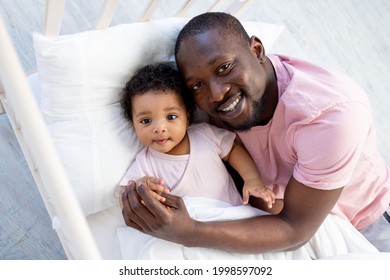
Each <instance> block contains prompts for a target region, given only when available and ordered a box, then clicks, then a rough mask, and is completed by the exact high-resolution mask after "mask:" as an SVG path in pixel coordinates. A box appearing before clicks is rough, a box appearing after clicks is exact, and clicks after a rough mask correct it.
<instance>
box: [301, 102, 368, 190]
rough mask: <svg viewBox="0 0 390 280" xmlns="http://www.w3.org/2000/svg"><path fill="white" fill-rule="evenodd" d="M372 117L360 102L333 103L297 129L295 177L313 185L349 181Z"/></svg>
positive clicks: (322, 186)
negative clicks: (334, 104)
mask: <svg viewBox="0 0 390 280" xmlns="http://www.w3.org/2000/svg"><path fill="white" fill-rule="evenodd" d="M371 123H372V116H371V113H370V111H369V109H368V108H367V107H366V106H365V105H363V104H360V103H357V102H348V103H343V104H340V105H337V106H334V107H332V108H330V109H328V110H326V111H325V112H323V113H322V114H321V115H320V116H318V117H316V118H314V119H313V121H312V122H310V123H307V124H303V125H299V126H297V127H296V130H295V132H294V144H293V148H294V149H295V154H296V156H297V164H296V165H295V166H294V171H293V176H294V178H295V179H296V180H297V181H299V182H301V183H302V184H305V185H307V186H310V187H314V188H318V189H336V188H340V187H343V186H345V185H346V184H347V183H348V182H350V180H351V178H352V174H353V171H354V169H355V167H356V165H357V162H358V160H359V158H360V157H361V156H362V151H363V148H364V145H365V144H366V139H367V135H368V134H369V133H370V129H371Z"/></svg>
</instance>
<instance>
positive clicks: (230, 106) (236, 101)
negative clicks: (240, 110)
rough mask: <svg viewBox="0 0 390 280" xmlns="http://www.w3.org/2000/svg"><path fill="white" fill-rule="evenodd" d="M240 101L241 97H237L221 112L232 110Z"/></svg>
mask: <svg viewBox="0 0 390 280" xmlns="http://www.w3.org/2000/svg"><path fill="white" fill-rule="evenodd" d="M240 99H241V96H239V97H237V99H236V100H234V101H233V102H232V103H231V104H230V105H229V106H227V107H226V108H224V109H222V111H223V112H229V111H231V110H233V109H234V108H235V107H236V105H237V104H238V102H240Z"/></svg>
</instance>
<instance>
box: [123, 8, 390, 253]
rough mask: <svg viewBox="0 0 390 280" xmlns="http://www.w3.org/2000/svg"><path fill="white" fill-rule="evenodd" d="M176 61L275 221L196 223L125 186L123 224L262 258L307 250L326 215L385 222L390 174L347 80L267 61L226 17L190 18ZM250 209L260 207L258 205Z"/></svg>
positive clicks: (174, 202) (359, 94) (364, 103)
mask: <svg viewBox="0 0 390 280" xmlns="http://www.w3.org/2000/svg"><path fill="white" fill-rule="evenodd" d="M175 54H176V62H177V64H178V67H179V69H180V71H181V73H182V76H183V78H184V81H185V83H186V85H187V87H188V88H189V89H190V90H191V92H192V94H193V95H194V97H195V101H196V103H197V105H198V106H199V108H200V109H202V110H203V111H205V112H206V113H208V114H209V115H210V117H211V118H212V120H213V121H214V123H215V124H218V125H220V126H224V127H226V128H229V129H232V130H235V131H236V132H237V135H238V137H239V139H240V140H241V142H242V143H243V145H244V146H245V147H246V149H247V150H248V151H249V153H250V154H251V156H252V157H253V159H254V160H255V162H256V164H257V167H258V170H259V172H260V173H261V175H262V180H263V182H264V183H265V185H266V186H267V187H269V188H271V189H272V190H273V191H274V192H275V194H276V197H277V198H278V200H277V202H276V203H275V204H274V207H273V208H272V209H271V211H270V212H271V213H273V214H274V215H271V216H263V217H255V218H251V219H246V220H238V221H228V222H209V223H201V222H197V221H194V220H192V219H191V218H190V217H189V216H188V214H187V211H186V209H185V206H184V204H183V202H182V200H181V199H180V198H178V197H175V196H170V195H168V196H167V200H166V205H167V206H170V207H165V206H163V205H161V204H159V203H157V202H156V201H155V200H153V199H152V198H151V197H150V196H149V195H148V193H149V192H148V191H147V187H145V186H139V187H134V186H133V187H132V186H129V187H128V189H127V191H126V192H125V193H124V195H123V203H124V211H123V216H124V219H125V221H126V224H127V225H129V226H131V227H134V228H136V229H139V230H141V231H143V232H145V233H148V234H151V235H153V236H156V237H159V238H162V239H166V240H169V241H173V242H176V243H181V244H183V245H185V246H190V247H192V246H196V247H212V248H218V249H224V250H229V251H235V252H248V253H263V252H270V251H282V250H283V251H285V250H293V249H295V248H298V247H300V246H302V245H304V244H305V243H306V242H307V241H309V240H310V239H311V238H312V236H313V235H314V234H315V232H316V231H317V229H318V228H319V227H320V225H321V223H322V222H323V221H324V219H325V217H326V216H327V215H328V214H329V213H333V214H335V215H338V216H340V217H342V218H345V219H348V220H349V221H351V223H352V224H353V225H354V226H355V227H356V228H357V229H359V230H360V229H363V228H365V227H367V226H368V225H371V224H373V223H387V221H386V220H385V219H384V218H383V216H382V215H383V214H384V213H386V212H385V211H386V209H387V208H388V207H389V203H390V171H389V168H388V167H387V166H386V164H385V162H384V160H383V159H382V158H381V157H380V155H379V153H378V151H377V146H376V135H375V128H374V124H373V119H372V114H371V109H370V105H369V101H368V99H367V97H366V95H365V94H364V92H363V91H362V89H360V88H359V87H358V86H357V85H356V84H355V83H354V82H353V81H351V80H349V79H348V78H346V77H344V76H342V75H340V74H338V73H335V72H331V71H329V70H327V69H323V68H320V67H318V66H315V65H312V64H310V63H308V62H304V61H300V60H297V59H293V58H289V57H283V56H276V55H272V56H268V57H267V56H266V55H265V52H264V47H263V45H262V43H261V41H260V39H259V38H257V37H255V36H253V37H251V38H250V37H249V36H248V35H247V33H246V32H245V30H244V29H243V27H242V25H241V24H240V23H239V21H238V20H237V19H236V18H234V17H232V16H230V15H228V14H224V13H206V14H202V15H199V16H197V17H195V18H194V19H192V20H191V21H190V22H189V23H188V24H187V25H186V26H185V27H184V28H183V29H182V31H181V32H180V34H179V36H178V39H177V42H176V49H175ZM141 201H143V203H141ZM251 204H252V205H254V206H256V207H259V208H262V209H266V208H264V205H262V203H261V202H260V201H259V200H257V199H256V198H252V200H251ZM385 226H387V229H388V230H389V231H390V224H387V225H385ZM368 238H370V237H368ZM388 243H390V242H388ZM382 250H385V251H390V244H387V247H382Z"/></svg>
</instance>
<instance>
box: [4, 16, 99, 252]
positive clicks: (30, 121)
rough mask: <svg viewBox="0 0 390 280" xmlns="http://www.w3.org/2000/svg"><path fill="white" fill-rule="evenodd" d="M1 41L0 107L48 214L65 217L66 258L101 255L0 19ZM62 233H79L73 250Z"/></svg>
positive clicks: (63, 229)
mask: <svg viewBox="0 0 390 280" xmlns="http://www.w3.org/2000/svg"><path fill="white" fill-rule="evenodd" d="M0 42H1V44H0V100H1V104H2V108H3V110H4V111H5V112H6V113H7V115H8V118H9V121H10V123H11V125H12V127H13V130H14V132H15V135H16V138H17V139H18V142H19V144H20V146H21V149H22V151H23V153H24V155H25V158H26V160H27V163H28V165H29V168H30V170H31V172H32V175H33V177H34V180H35V181H36V183H37V186H38V188H39V191H40V193H41V196H42V199H43V201H44V203H45V206H46V208H47V210H48V212H49V215H50V216H51V218H52V219H54V218H55V217H57V218H58V220H59V221H64V223H61V227H60V228H59V229H58V230H57V233H58V236H59V238H60V241H61V243H62V245H63V247H64V250H65V252H66V254H67V256H68V257H69V258H74V259H100V258H101V256H100V253H99V251H98V249H97V247H96V244H95V242H94V238H93V236H92V234H91V232H90V229H89V227H88V224H87V222H86V219H85V218H84V214H83V213H82V210H81V207H80V205H79V203H78V201H77V198H76V196H75V194H74V192H73V189H72V187H71V185H70V183H69V181H68V178H67V176H66V174H65V171H64V168H63V166H62V164H61V161H60V159H59V157H58V155H57V152H56V150H55V147H54V145H53V143H52V141H51V138H50V135H49V132H48V131H47V129H46V126H45V124H44V121H43V118H42V115H41V113H40V111H39V108H38V105H37V103H36V100H35V98H34V96H33V93H32V91H31V89H30V87H29V84H28V81H27V78H26V76H25V74H24V72H23V69H22V67H21V64H20V62H19V60H18V57H17V54H16V51H15V49H14V47H13V45H12V43H11V40H10V37H9V35H8V33H7V30H6V28H5V26H4V24H3V22H2V21H1V20H0ZM27 144H28V145H27ZM30 147H34V148H33V149H31V148H30ZM43 154H44V155H45V156H44V157H43V156H42V155H43ZM41 170H45V172H40V171H41ZM48 171H50V172H48ZM65 236H77V237H78V238H76V239H74V240H72V241H71V242H72V243H73V246H72V248H75V249H74V250H72V252H70V251H69V250H68V249H67V246H66V242H67V241H66V240H65V239H66V238H65Z"/></svg>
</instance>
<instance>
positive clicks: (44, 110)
mask: <svg viewBox="0 0 390 280" xmlns="http://www.w3.org/2000/svg"><path fill="white" fill-rule="evenodd" d="M144 2H145V5H144V6H141V5H140V4H138V5H137V9H138V10H137V9H135V10H134V11H132V14H135V15H136V19H135V20H134V22H131V23H128V24H121V25H117V26H111V22H112V19H113V17H114V15H115V12H116V10H117V8H118V6H119V3H120V1H119V0H105V1H104V3H103V6H102V8H101V12H100V17H99V18H98V20H97V21H96V25H95V30H91V31H86V32H81V33H78V34H66V35H61V32H60V31H61V19H62V15H63V13H64V9H65V0H47V1H46V16H45V27H44V30H43V31H42V34H41V33H40V31H37V32H36V33H35V34H34V44H35V45H34V48H35V51H36V53H37V65H38V71H37V72H35V73H33V74H31V75H29V76H27V77H26V75H25V73H24V71H23V70H22V67H21V65H20V62H19V60H18V57H17V54H16V52H15V49H14V47H13V46H12V43H11V40H10V38H9V36H8V35H7V32H6V29H5V27H4V26H3V25H2V24H1V25H0V36H1V38H0V41H1V46H0V76H1V87H0V100H1V103H0V113H6V114H7V116H8V118H9V120H10V122H11V125H12V127H13V130H14V132H15V135H16V137H17V139H18V142H19V144H20V147H21V149H22V151H23V154H24V156H25V158H26V160H27V163H28V166H29V168H30V170H31V172H32V174H33V177H34V180H35V182H36V184H37V186H38V189H39V192H40V194H41V196H42V199H43V201H44V204H45V207H46V208H47V211H48V213H49V216H50V218H51V219H52V222H53V228H54V229H55V230H56V233H57V234H58V237H59V239H60V241H61V244H62V246H63V248H64V251H65V253H66V255H67V257H68V258H69V259H119V258H121V257H120V251H119V244H118V240H116V238H115V236H116V235H115V228H116V227H118V226H120V225H123V220H122V217H121V211H120V209H119V207H118V205H117V200H115V199H116V197H115V195H114V192H115V182H116V181H115V180H116V179H115V178H117V180H119V179H120V174H123V172H124V171H125V168H126V167H127V166H128V164H129V160H130V158H132V157H134V155H135V153H136V152H137V151H138V150H139V148H140V146H139V145H138V144H136V141H135V139H134V137H135V136H134V135H133V134H130V133H125V132H124V131H126V129H127V128H128V126H127V124H126V122H125V120H120V108H119V107H118V101H119V98H120V94H119V93H120V89H121V86H123V82H124V81H125V80H126V79H127V78H128V77H129V75H130V73H132V71H134V70H135V69H136V68H138V67H139V66H140V65H142V64H146V63H150V62H156V61H171V60H173V50H172V47H173V44H174V40H175V36H176V35H177V32H178V31H179V30H180V28H181V26H183V25H184V24H185V22H186V21H187V20H188V16H189V15H193V14H194V13H195V14H196V13H201V12H205V11H217V10H218V11H225V12H229V13H231V14H234V15H235V16H237V17H238V18H240V15H241V14H242V13H244V12H245V10H246V9H248V8H249V7H250V5H253V2H254V1H252V0H247V1H230V2H229V1H223V0H219V1H207V4H206V1H204V2H202V3H201V5H197V4H199V2H201V1H194V0H188V1H181V2H179V1H178V3H179V4H178V6H177V9H176V10H175V11H170V12H172V14H169V13H167V12H166V11H164V10H161V9H163V4H164V1H162V0H150V1H144ZM227 2H229V3H227ZM244 26H245V27H246V28H247V29H248V30H250V32H251V33H256V34H259V35H260V36H261V38H262V39H263V43H264V45H265V47H266V49H269V48H271V46H272V44H273V42H274V41H275V40H276V39H277V38H278V36H279V35H280V34H281V32H282V30H283V27H282V26H280V25H276V24H267V23H261V22H245V23H244ZM135 33H136V34H135ZM124 34H125V35H124ZM146 34H147V35H148V36H146ZM150 36H155V38H157V39H156V41H155V42H158V43H156V44H155V45H154V46H151V48H150V50H149V51H148V52H147V53H146V54H145V53H144V51H145V50H144V48H145V45H146V44H148V43H147V41H146V40H145V37H149V38H150ZM130 39H132V40H134V41H132V43H134V44H139V47H136V46H134V47H133V49H132V52H134V53H131V54H129V55H128V56H127V55H126V51H128V50H127V49H126V48H125V47H124V46H125V44H124V43H125V42H126V40H128V41H127V42H129V41H130ZM143 40H145V41H143ZM118 42H119V43H118ZM114 43H115V44H117V46H118V53H119V54H121V55H123V57H121V56H120V55H119V54H117V56H116V57H115V60H114V58H112V57H109V58H107V57H105V55H104V53H103V52H102V51H104V50H105V49H108V50H111V49H112V46H113V44H114ZM89 44H95V45H96V46H98V47H99V49H93V48H90V49H88V46H89ZM73 47H74V49H72V48H73ZM59 50H60V51H61V52H62V53H61V57H59V58H58V57H57V53H58V51H59ZM73 50H76V51H77V52H72V51H73ZM138 54H141V55H138ZM82 56H84V57H86V60H87V61H88V62H89V63H90V65H85V63H84V64H83V61H82V60H80V59H78V58H80V57H82ZM97 58H99V59H97ZM126 61H132V65H124V64H125V63H126ZM110 63H111V64H113V65H114V66H115V67H113V66H111V67H106V68H108V69H105V66H104V65H109V64H110ZM115 68H120V69H121V70H120V71H119V72H118V71H115ZM94 69H103V70H104V71H101V72H100V73H98V75H96V76H93V77H89V76H88V80H87V81H86V82H85V83H87V84H88V87H87V88H86V87H85V85H80V84H78V83H82V82H83V81H79V80H77V79H78V78H79V77H80V76H84V75H90V72H92V71H94ZM66 70H67V71H74V73H73V75H71V77H69V79H70V80H67V77H63V76H61V75H62V74H63V73H64V72H63V71H66ZM53 71H54V72H56V71H57V72H58V73H57V72H56V75H52V74H50V73H53ZM99 71H100V70H99ZM49 74H50V75H49ZM53 76H54V77H53ZM104 77H107V80H109V84H107V83H104V82H102V79H103V78H104ZM115 77H117V78H115ZM62 78H64V80H63V81H62V80H61V79H62ZM69 81H71V82H70V83H68V82H69ZM77 90H81V91H82V92H83V94H82V96H81V97H80V96H73V95H72V96H69V95H70V94H66V92H69V91H70V92H73V91H74V92H77ZM87 90H88V91H91V92H93V93H94V94H96V96H95V97H91V96H90V93H89V92H84V91H87ZM52 91H55V92H56V93H57V92H58V93H59V94H58V96H56V97H55V98H52V95H50V93H51V92H52ZM64 92H65V94H64ZM108 93H109V94H108ZM60 94H64V95H65V97H64V95H60ZM107 95H108V97H107ZM64 104H66V106H67V107H65V106H64ZM72 104H73V105H72ZM102 108H103V109H104V110H103V109H102ZM83 122H85V124H84V126H78V125H79V124H80V123H83ZM91 123H92V126H93V127H92V128H90V127H89V126H88V127H87V125H91ZM113 123H115V125H114V126H112V125H113ZM76 125H77V127H76V128H75V126H76ZM97 126H99V130H96V127H97ZM72 129H76V132H75V133H77V132H79V133H81V134H82V135H83V136H85V135H84V134H83V133H85V132H86V131H87V132H89V133H90V134H91V135H92V136H91V135H87V136H85V137H86V138H82V139H81V138H78V141H79V142H72V143H70V142H66V141H68V140H69V139H67V137H64V134H66V132H69V133H70V134H69V135H72ZM89 129H90V130H89ZM109 129H114V132H113V133H112V134H113V135H112V137H107V138H104V139H101V140H99V141H100V142H96V141H93V142H91V139H92V138H93V136H95V137H96V135H108V132H110V130H109ZM91 137H92V138H91ZM115 137H116V138H117V139H116V140H113V139H114V138H115ZM64 138H65V139H64ZM76 138H77V137H76ZM112 141H114V142H112ZM128 141H133V142H134V143H135V144H134V146H133V147H132V149H131V150H128V149H127V150H126V147H125V146H126V145H125V143H128ZM108 143H109V145H110V146H109V148H107V145H108ZM91 145H92V146H93V149H94V150H92V151H91V150H88V151H89V154H88V155H87V156H88V157H91V158H92V159H91V160H92V161H91V162H92V163H93V166H94V167H96V168H97V169H98V171H96V170H91V169H88V165H89V162H84V163H82V165H81V166H80V167H79V166H78V165H77V168H73V169H72V164H76V163H77V161H78V160H80V161H82V160H81V158H80V154H78V153H79V152H80V150H81V149H83V148H87V147H88V146H91ZM111 150H112V151H111ZM43 155H44V156H43ZM85 157H86V156H85V155H84V156H83V158H85ZM96 157H99V158H98V159H96ZM112 157H115V158H116V160H115V161H116V164H113V163H112V162H113V161H112ZM110 158H111V159H110ZM104 161H109V165H110V166H107V165H104V164H103V163H101V162H104ZM80 170H83V171H85V170H86V171H85V172H82V173H80ZM102 170H103V171H105V170H108V171H109V172H107V173H110V175H108V176H102V174H101V173H102ZM77 172H79V173H77ZM83 177H88V178H83ZM89 177H91V178H92V179H91V178H89ZM89 179H91V180H92V182H89V181H88V180H89ZM96 182H99V183H96ZM94 184H96V185H94ZM97 185H98V186H97ZM107 185H109V186H110V187H109V188H105V186H107ZM81 186H89V187H86V189H87V190H85V189H81Z"/></svg>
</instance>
